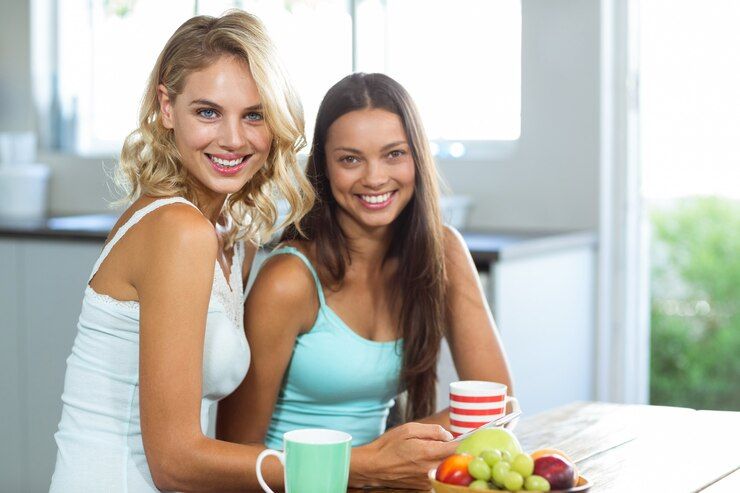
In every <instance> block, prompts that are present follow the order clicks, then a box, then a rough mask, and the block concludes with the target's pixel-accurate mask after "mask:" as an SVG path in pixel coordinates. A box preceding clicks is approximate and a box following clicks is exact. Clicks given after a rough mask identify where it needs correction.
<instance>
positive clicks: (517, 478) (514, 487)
mask: <svg viewBox="0 0 740 493" xmlns="http://www.w3.org/2000/svg"><path fill="white" fill-rule="evenodd" d="M523 484H524V478H523V477H522V475H521V474H519V473H518V472H514V471H509V472H507V473H506V476H504V486H505V487H506V489H507V490H509V491H519V490H520V489H522V485H523Z"/></svg>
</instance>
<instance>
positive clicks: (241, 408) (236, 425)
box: [216, 255, 318, 444]
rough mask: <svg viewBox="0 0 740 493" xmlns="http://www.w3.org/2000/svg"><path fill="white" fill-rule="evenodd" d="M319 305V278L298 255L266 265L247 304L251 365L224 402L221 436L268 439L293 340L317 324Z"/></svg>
mask: <svg viewBox="0 0 740 493" xmlns="http://www.w3.org/2000/svg"><path fill="white" fill-rule="evenodd" d="M317 306H318V296H317V295H316V288H315V287H314V282H313V278H312V277H311V274H310V273H309V272H308V271H307V270H306V267H305V266H304V265H303V263H302V262H301V261H300V260H299V259H298V258H296V257H294V256H292V255H280V256H277V257H274V258H271V259H270V260H268V261H267V262H266V263H265V264H264V265H263V267H262V269H261V270H260V273H259V274H258V275H257V278H256V279H255V281H254V285H253V286H252V289H251V290H250V292H249V296H248V297H247V301H246V305H245V307H244V330H245V332H246V335H247V340H248V341H249V347H250V350H251V353H252V361H251V365H250V368H249V372H248V373H247V376H246V378H245V379H244V381H243V382H242V384H241V385H240V386H239V387H238V388H237V389H236V390H235V391H234V392H233V393H232V394H231V395H229V396H228V397H226V398H225V399H223V400H222V401H221V402H219V407H218V420H217V427H216V434H217V436H218V437H219V438H221V439H223V440H228V441H230V442H237V443H259V444H261V443H263V442H264V439H265V434H266V433H267V427H268V426H269V424H270V418H271V417H272V413H273V409H274V407H275V402H276V401H277V396H278V392H279V391H280V386H281V384H282V380H283V376H284V375H285V372H286V370H287V368H288V363H289V362H290V357H291V354H292V352H293V345H294V344H295V341H296V338H297V337H298V335H299V334H300V333H301V332H302V331H305V330H307V329H308V328H310V326H311V325H313V320H314V319H315V317H316V307H317Z"/></svg>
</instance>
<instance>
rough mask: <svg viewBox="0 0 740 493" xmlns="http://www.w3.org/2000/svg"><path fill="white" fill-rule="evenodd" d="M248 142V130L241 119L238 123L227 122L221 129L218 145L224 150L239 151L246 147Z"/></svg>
mask: <svg viewBox="0 0 740 493" xmlns="http://www.w3.org/2000/svg"><path fill="white" fill-rule="evenodd" d="M246 142H247V135H246V129H245V128H244V125H243V123H242V121H241V119H239V120H236V121H225V122H224V124H223V126H222V127H221V132H220V135H219V142H218V144H219V145H220V146H221V147H223V148H224V149H229V150H237V149H241V148H242V147H244V145H245V144H246Z"/></svg>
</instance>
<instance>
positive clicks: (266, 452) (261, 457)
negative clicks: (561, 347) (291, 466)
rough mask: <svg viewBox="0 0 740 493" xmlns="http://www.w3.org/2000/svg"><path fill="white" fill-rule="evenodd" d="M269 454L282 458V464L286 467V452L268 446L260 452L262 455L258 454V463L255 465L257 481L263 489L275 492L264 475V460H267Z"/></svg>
mask: <svg viewBox="0 0 740 493" xmlns="http://www.w3.org/2000/svg"><path fill="white" fill-rule="evenodd" d="M269 455H274V456H275V457H277V458H278V460H280V464H282V465H283V467H285V454H284V453H283V452H278V451H277V450H272V449H270V448H268V449H266V450H263V451H262V452H260V455H258V456H257V463H256V464H255V465H254V468H255V471H256V472H257V481H258V482H259V484H260V486H262V490H263V491H264V492H265V493H275V492H274V491H272V489H270V487H269V486H267V483H266V482H265V478H263V477H262V461H263V460H265V458H266V457H267V456H269ZM286 487H287V485H286Z"/></svg>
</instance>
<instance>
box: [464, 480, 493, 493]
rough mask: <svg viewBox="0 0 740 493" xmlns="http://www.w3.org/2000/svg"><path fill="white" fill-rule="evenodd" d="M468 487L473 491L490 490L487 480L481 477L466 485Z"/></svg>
mask: <svg viewBox="0 0 740 493" xmlns="http://www.w3.org/2000/svg"><path fill="white" fill-rule="evenodd" d="M468 488H469V489H471V490H473V491H491V488H489V487H488V481H484V480H482V479H476V480H475V481H473V482H472V483H470V484H469V485H468Z"/></svg>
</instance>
